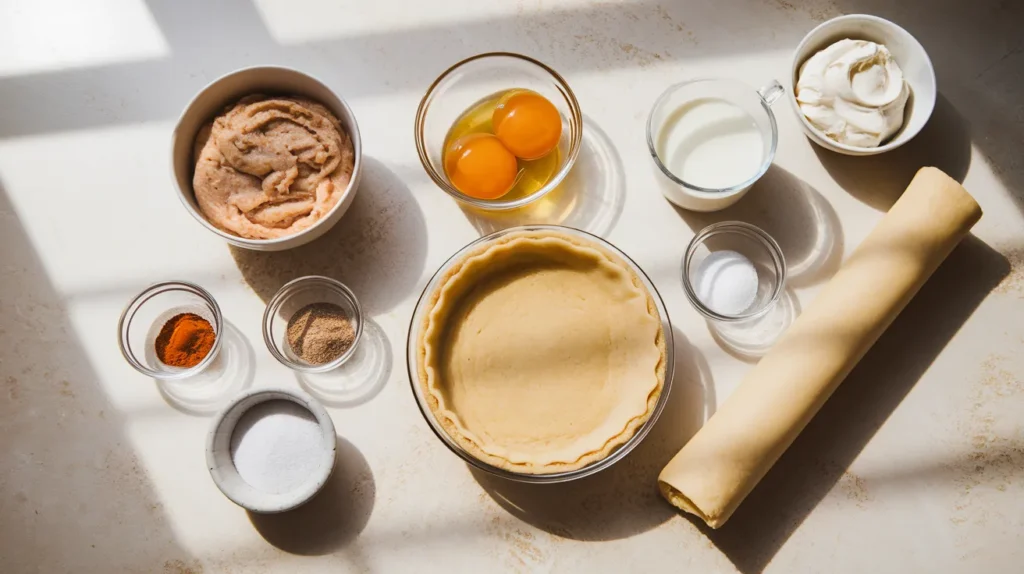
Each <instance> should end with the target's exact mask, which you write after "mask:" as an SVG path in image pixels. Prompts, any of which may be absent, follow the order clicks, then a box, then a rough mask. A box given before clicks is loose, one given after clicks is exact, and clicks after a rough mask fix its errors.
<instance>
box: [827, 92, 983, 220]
mask: <svg viewBox="0 0 1024 574" xmlns="http://www.w3.org/2000/svg"><path fill="white" fill-rule="evenodd" d="M811 147H812V148H813V149H814V152H815V153H816V154H817V155H818V160H819V161H821V164H822V165H823V166H825V169H826V170H828V172H829V174H830V175H831V176H832V179H834V180H835V181H836V183H838V184H839V185H840V187H842V188H843V189H845V190H846V191H847V193H849V194H850V195H852V196H854V197H856V198H857V199H859V200H860V201H862V202H863V203H865V204H867V205H869V206H871V207H873V208H875V209H877V210H879V211H889V208H890V207H892V205H893V204H894V203H896V200H897V199H899V198H900V196H901V195H903V191H904V190H905V189H907V186H908V185H910V180H912V179H914V174H916V173H917V170H918V169H920V168H922V167H925V166H934V167H937V168H939V169H941V170H942V171H944V172H945V173H946V175H948V176H949V177H951V178H953V179H955V180H957V181H958V182H960V183H963V181H964V178H965V177H966V176H967V170H968V169H969V168H970V166H971V134H970V131H969V127H968V125H967V120H966V119H964V117H963V116H962V115H960V112H959V111H957V109H956V108H955V107H953V104H952V103H950V101H949V100H948V99H946V97H945V96H943V95H942V93H941V92H940V93H939V94H938V96H937V98H936V100H935V111H933V112H932V117H931V119H929V120H928V123H927V124H925V126H924V128H923V129H922V130H921V132H920V133H919V134H917V136H915V137H914V139H912V140H910V141H909V142H907V143H905V144H903V145H902V146H900V147H899V148H896V149H894V150H892V151H889V152H885V153H881V154H878V155H872V156H865V157H852V156H848V155H843V154H839V153H835V152H832V151H829V150H826V149H824V148H822V147H821V146H819V145H812V146H811Z"/></svg>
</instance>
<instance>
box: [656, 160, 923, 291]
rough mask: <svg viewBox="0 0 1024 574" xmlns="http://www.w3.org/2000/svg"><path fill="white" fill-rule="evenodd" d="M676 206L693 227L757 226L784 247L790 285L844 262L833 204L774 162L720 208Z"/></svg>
mask: <svg viewBox="0 0 1024 574" xmlns="http://www.w3.org/2000/svg"><path fill="white" fill-rule="evenodd" d="M854 159H862V158H854ZM908 181H909V180H908ZM676 212H678V213H679V215H680V217H682V218H683V220H684V221H686V224H687V225H689V226H690V228H691V229H692V230H693V231H694V232H695V233H696V232H698V231H700V230H701V229H703V228H705V227H707V226H708V225H711V224H712V223H718V222H720V221H733V220H735V221H744V222H747V223H751V224H753V225H756V226H757V227H760V228H761V229H763V230H764V231H765V232H767V233H768V235H771V236H772V237H773V238H774V239H775V241H776V242H778V244H779V247H780V248H781V249H782V254H783V256H784V257H785V259H786V267H787V279H786V282H787V283H788V284H789V285H793V286H807V285H814V284H816V283H820V282H822V281H825V280H827V279H829V278H830V277H832V275H834V274H835V272H836V271H837V270H839V265H840V263H842V259H843V228H842V225H841V224H840V223H839V217H838V216H837V215H836V212H835V210H834V209H833V208H832V205H831V204H829V202H828V200H827V199H825V198H824V197H822V195H821V194H820V193H819V192H818V191H817V190H816V189H814V188H813V187H811V185H810V184H808V183H807V182H805V181H804V180H802V179H800V178H799V177H797V176H795V175H793V174H792V173H790V172H789V171H787V170H786V169H784V168H782V167H779V166H777V165H774V164H773V165H772V166H771V167H769V168H768V171H767V172H765V174H764V176H762V177H761V179H759V180H758V181H757V183H755V184H754V186H753V187H752V188H751V189H750V191H749V192H747V194H746V195H745V196H744V197H743V198H742V199H740V200H739V201H738V202H736V203H735V204H734V205H731V206H729V207H728V208H726V209H723V210H722V211H716V212H711V213H699V212H696V211H687V210H685V209H682V208H679V207H676Z"/></svg>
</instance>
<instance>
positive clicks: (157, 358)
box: [117, 281, 224, 380]
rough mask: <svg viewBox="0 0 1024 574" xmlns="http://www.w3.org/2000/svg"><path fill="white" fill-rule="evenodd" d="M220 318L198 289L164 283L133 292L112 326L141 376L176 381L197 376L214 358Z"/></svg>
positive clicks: (210, 298) (181, 283)
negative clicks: (119, 317) (132, 297)
mask: <svg viewBox="0 0 1024 574" xmlns="http://www.w3.org/2000/svg"><path fill="white" fill-rule="evenodd" d="M223 326H224V318H223V317H222V316H221V312H220V306H219V305H217V301H215V300H214V298H213V296H212V295H210V293H208V292H207V291H206V290H205V289H203V288H202V287H200V286H198V285H195V284H192V283H188V282H185V281H164V282H162V283H157V284H155V285H150V286H149V287H147V288H146V289H145V290H143V291H142V293H139V294H138V295H137V296H136V297H135V298H134V299H132V301H131V302H130V303H128V306H127V307H125V309H124V312H123V313H121V319H120V320H119V321H118V323H117V329H118V333H119V334H118V345H119V346H120V347H121V354H122V355H124V358H125V360H126V361H128V363H129V364H130V365H131V366H132V367H134V368H135V370H137V371H138V372H140V373H142V374H143V375H146V376H149V377H153V378H154V379H162V380H181V379H186V378H189V377H192V376H195V375H198V374H199V373H201V372H203V371H204V370H205V369H206V368H207V367H208V366H210V364H212V363H213V361H214V360H215V359H216V358H217V353H218V352H219V351H220V347H221V336H220V335H221V333H222V332H223V331H222V329H223Z"/></svg>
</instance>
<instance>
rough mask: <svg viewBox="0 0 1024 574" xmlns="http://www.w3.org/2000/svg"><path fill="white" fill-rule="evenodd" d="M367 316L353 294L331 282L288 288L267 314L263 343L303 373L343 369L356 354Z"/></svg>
mask: <svg viewBox="0 0 1024 574" xmlns="http://www.w3.org/2000/svg"><path fill="white" fill-rule="evenodd" d="M362 332H363V314H362V309H360V307H359V302H358V301H357V300H356V296H355V294H353V293H352V291H351V290H350V289H349V288H348V287H346V286H345V285H343V284H342V283H340V282H338V281H335V280H334V279H331V278H329V277H320V276H316V275H310V276H307V277H300V278H298V279H295V280H293V281H290V282H288V283H287V284H285V286H284V287H281V289H280V290H279V291H278V292H277V294H276V295H274V298H273V299H271V300H270V303H268V304H267V310H266V312H265V313H264V314H263V339H264V341H265V342H266V344H267V349H268V350H269V351H270V354H271V355H273V356H274V358H275V359H277V360H278V361H280V362H281V363H282V364H284V365H286V366H288V367H291V368H292V369H295V370H296V371H300V372H303V373H324V372H327V371H330V370H332V369H335V368H337V367H339V366H340V365H341V364H342V363H344V362H345V361H347V360H348V359H349V357H351V356H352V353H353V352H354V351H355V348H356V344H357V343H358V342H359V336H360V335H361V334H362Z"/></svg>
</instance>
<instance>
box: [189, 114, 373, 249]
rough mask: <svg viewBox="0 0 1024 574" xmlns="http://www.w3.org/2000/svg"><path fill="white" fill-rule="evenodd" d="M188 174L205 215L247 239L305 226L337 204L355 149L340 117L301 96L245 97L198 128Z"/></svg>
mask: <svg viewBox="0 0 1024 574" xmlns="http://www.w3.org/2000/svg"><path fill="white" fill-rule="evenodd" d="M195 158H196V171H195V175H194V177H193V180H192V188H193V189H194V190H195V195H196V203H198V204H199V210H200V211H202V213H203V215H204V216H205V217H206V219H207V220H208V221H209V222H210V223H212V224H213V225H215V226H217V227H218V228H220V229H223V230H224V231H227V232H229V233H233V234H235V235H238V236H240V237H245V238H247V239H274V238H277V237H284V236H287V235H292V234H294V233H297V232H299V231H302V230H303V229H307V228H309V227H310V226H312V225H313V224H315V223H316V222H317V221H319V220H320V219H321V218H322V217H324V216H325V215H327V213H328V212H329V211H331V209H332V208H333V207H334V206H335V205H337V203H338V200H339V199H341V196H342V195H344V193H345V190H346V189H347V188H348V182H349V180H350V179H351V178H352V169H353V167H354V161H355V154H354V151H353V146H352V140H351V139H349V136H348V134H347V133H345V130H344V128H342V127H341V123H340V122H339V121H338V118H336V117H334V114H332V113H331V112H330V111H329V110H328V109H327V108H325V107H324V106H322V105H320V104H318V103H315V102H312V101H309V100H305V99H301V98H286V97H273V98H268V97H266V96H258V95H257V96H249V97H246V98H243V99H242V100H241V101H239V102H238V103H237V104H235V105H234V106H232V107H231V109H230V110H228V111H227V112H225V113H224V114H222V115H220V116H217V117H216V118H215V119H214V121H213V122H212V123H210V124H207V125H206V126H205V127H204V128H203V129H201V130H200V131H199V135H198V136H197V137H196V144H195Z"/></svg>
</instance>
